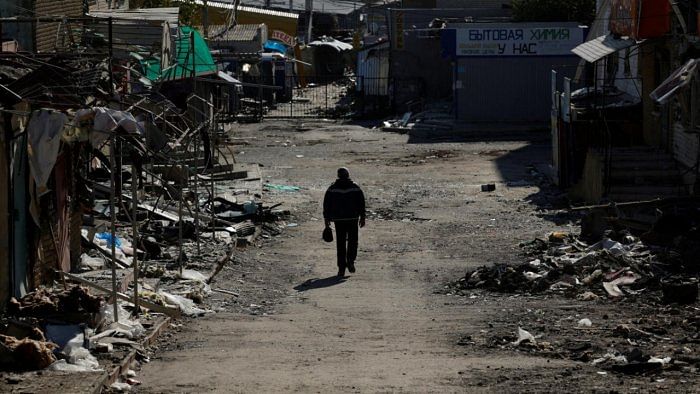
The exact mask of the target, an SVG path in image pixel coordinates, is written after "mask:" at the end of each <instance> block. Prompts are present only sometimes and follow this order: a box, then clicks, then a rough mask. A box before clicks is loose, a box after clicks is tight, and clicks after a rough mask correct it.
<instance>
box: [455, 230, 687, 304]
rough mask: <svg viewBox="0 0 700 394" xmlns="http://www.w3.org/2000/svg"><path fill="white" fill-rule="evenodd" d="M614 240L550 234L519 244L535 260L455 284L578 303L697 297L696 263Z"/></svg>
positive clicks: (634, 241) (626, 239) (473, 274)
mask: <svg viewBox="0 0 700 394" xmlns="http://www.w3.org/2000/svg"><path fill="white" fill-rule="evenodd" d="M617 238H618V240H619V241H615V240H613V239H611V238H604V239H602V240H601V241H599V242H596V243H593V244H590V245H589V244H587V243H586V242H584V241H582V240H581V239H579V238H578V237H576V236H574V235H571V234H565V233H559V232H555V233H551V234H550V235H549V236H548V239H536V240H534V241H531V242H528V243H525V244H522V245H521V246H522V247H523V248H524V249H525V251H526V253H528V254H529V255H531V256H532V257H536V258H534V259H531V260H530V261H528V262H525V263H521V264H515V265H507V264H498V265H494V266H489V267H481V268H478V269H475V270H472V271H469V272H467V274H466V276H465V277H464V278H462V279H460V280H459V281H458V282H457V283H456V284H455V286H456V288H457V290H458V291H459V290H468V289H476V288H482V289H487V290H491V291H498V292H504V293H516V292H520V293H522V292H526V293H544V292H550V293H561V294H564V295H566V296H569V297H576V298H578V299H581V300H593V299H597V298H599V297H609V298H619V297H623V296H626V295H629V296H636V295H640V294H647V293H650V292H657V293H658V291H659V290H661V291H663V292H667V293H669V294H668V295H666V297H665V299H668V300H669V301H670V300H672V301H675V302H681V303H692V302H694V301H695V300H696V299H697V278H696V277H694V276H692V275H693V274H697V265H696V266H695V267H692V266H686V265H684V264H682V263H677V264H673V262H669V261H667V260H664V259H663V258H664V257H666V254H665V253H661V252H659V251H658V249H655V248H650V247H647V246H646V245H645V244H644V243H643V242H642V241H641V240H639V238H636V237H634V236H632V235H629V233H626V234H625V233H623V234H620V235H617ZM693 270H695V271H694V272H693ZM683 274H686V275H683ZM674 286H675V287H681V288H682V287H684V286H686V287H689V288H690V289H691V290H690V291H688V293H687V294H686V295H685V297H682V296H680V297H679V295H678V294H677V293H676V294H673V295H672V294H671V293H673V292H672V291H669V290H668V289H671V288H674ZM693 286H694V288H695V293H694V294H693V292H692V287H693Z"/></svg>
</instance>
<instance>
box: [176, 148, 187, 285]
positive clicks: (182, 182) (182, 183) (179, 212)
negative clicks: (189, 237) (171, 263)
mask: <svg viewBox="0 0 700 394" xmlns="http://www.w3.org/2000/svg"><path fill="white" fill-rule="evenodd" d="M184 168H185V166H184V163H183V159H180V170H181V171H182V172H181V175H182V173H183V172H184V173H186V171H183V170H184ZM185 175H186V174H185ZM184 194H185V177H184V176H182V178H181V179H180V202H179V205H178V208H177V215H178V220H179V221H178V236H177V240H178V245H179V254H178V256H177V261H178V265H179V266H180V275H182V264H183V263H184V260H183V259H182V253H183V251H182V203H183V200H184V199H185V195H184Z"/></svg>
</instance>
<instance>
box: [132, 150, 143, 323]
mask: <svg viewBox="0 0 700 394" xmlns="http://www.w3.org/2000/svg"><path fill="white" fill-rule="evenodd" d="M140 176H141V174H137V173H136V164H133V163H132V164H131V232H132V235H133V241H134V242H133V245H132V246H133V248H134V262H133V263H132V265H133V267H134V307H135V308H134V312H135V313H136V315H137V316H138V314H139V254H138V252H137V251H138V248H139V243H140V242H139V229H138V226H137V223H136V209H137V207H138V205H139V203H138V179H139V177H140Z"/></svg>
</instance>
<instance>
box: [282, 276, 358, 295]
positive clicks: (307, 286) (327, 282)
mask: <svg viewBox="0 0 700 394" xmlns="http://www.w3.org/2000/svg"><path fill="white" fill-rule="evenodd" d="M345 281H346V278H339V277H338V276H336V275H333V276H329V277H327V278H324V279H319V278H314V279H309V280H307V281H306V282H304V283H302V284H300V285H297V286H295V287H294V290H296V291H298V292H303V291H309V290H315V289H323V288H326V287H332V286H336V285H339V284H342V283H345Z"/></svg>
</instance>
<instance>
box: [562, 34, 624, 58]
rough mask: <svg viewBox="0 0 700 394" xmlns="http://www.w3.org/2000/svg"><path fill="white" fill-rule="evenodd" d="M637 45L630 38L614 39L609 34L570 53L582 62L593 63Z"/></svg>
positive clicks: (585, 43) (587, 42)
mask: <svg viewBox="0 0 700 394" xmlns="http://www.w3.org/2000/svg"><path fill="white" fill-rule="evenodd" d="M633 45H637V41H635V40H633V39H631V38H624V39H623V38H615V37H613V36H612V35H610V34H607V35H604V36H600V37H598V38H595V39H593V40H590V41H586V42H584V43H583V44H581V45H579V46H577V47H576V48H574V49H572V50H571V52H573V53H575V54H577V55H578V56H580V57H581V58H582V59H583V60H585V61H587V62H589V63H594V62H597V61H598V60H600V59H602V58H604V57H606V56H608V55H611V54H613V53H615V52H617V51H621V50H623V49H627V48H629V47H631V46H633Z"/></svg>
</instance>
